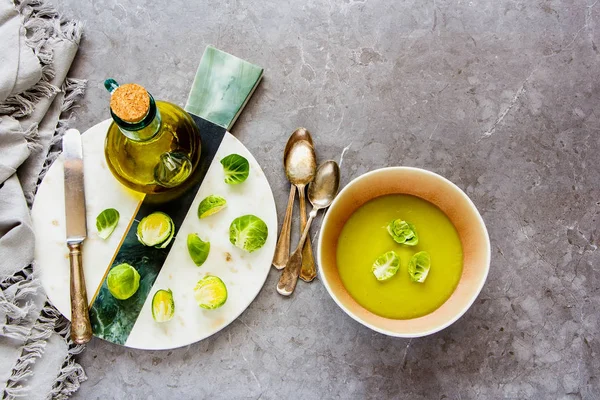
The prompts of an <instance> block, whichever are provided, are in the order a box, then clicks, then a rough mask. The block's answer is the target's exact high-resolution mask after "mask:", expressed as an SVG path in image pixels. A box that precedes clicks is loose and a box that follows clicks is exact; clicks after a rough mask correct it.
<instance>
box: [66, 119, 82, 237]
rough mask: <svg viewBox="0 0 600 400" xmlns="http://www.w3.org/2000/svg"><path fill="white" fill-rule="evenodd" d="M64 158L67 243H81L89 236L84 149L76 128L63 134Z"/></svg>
mask: <svg viewBox="0 0 600 400" xmlns="http://www.w3.org/2000/svg"><path fill="white" fill-rule="evenodd" d="M63 160H64V169H65V214H66V220H67V243H81V242H83V240H84V239H85V238H86V236H87V229H86V219H85V192H84V189H83V150H82V147H81V135H80V134H79V131H77V130H76V129H69V130H68V131H67V132H65V135H64V136H63Z"/></svg>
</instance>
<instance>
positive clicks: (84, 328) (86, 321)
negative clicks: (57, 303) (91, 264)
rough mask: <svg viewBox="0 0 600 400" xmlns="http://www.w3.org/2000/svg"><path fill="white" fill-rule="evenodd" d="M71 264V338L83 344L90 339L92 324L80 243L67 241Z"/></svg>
mask: <svg viewBox="0 0 600 400" xmlns="http://www.w3.org/2000/svg"><path fill="white" fill-rule="evenodd" d="M67 246H68V247H69V262H70V264H71V339H72V340H73V342H74V343H76V344H84V343H87V342H89V341H90V340H91V339H92V324H91V323H90V313H89V310H88V304H87V292H86V290H85V278H84V277H83V263H82V262H81V243H69V244H67Z"/></svg>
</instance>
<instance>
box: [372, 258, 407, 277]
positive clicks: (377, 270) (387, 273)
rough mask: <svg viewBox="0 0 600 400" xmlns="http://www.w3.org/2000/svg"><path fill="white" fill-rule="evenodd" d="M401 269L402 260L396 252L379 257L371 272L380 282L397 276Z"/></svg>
mask: <svg viewBox="0 0 600 400" xmlns="http://www.w3.org/2000/svg"><path fill="white" fill-rule="evenodd" d="M399 268H400V258H399V257H398V254H396V252H395V251H388V252H387V253H385V254H382V255H380V256H379V257H377V260H375V262H374V263H373V267H372V268H371V270H372V271H373V275H375V278H377V280H378V281H387V280H388V279H390V278H391V277H392V276H394V275H396V272H398V269H399Z"/></svg>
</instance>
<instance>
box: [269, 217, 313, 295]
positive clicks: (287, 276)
mask: <svg viewBox="0 0 600 400" xmlns="http://www.w3.org/2000/svg"><path fill="white" fill-rule="evenodd" d="M317 211H318V209H317V208H313V209H312V211H311V212H310V215H309V217H308V221H307V222H306V227H305V228H304V232H302V237H301V238H300V243H298V247H297V248H296V250H295V251H294V253H293V254H292V255H291V256H290V259H289V261H288V263H287V264H286V266H285V269H284V270H283V272H282V273H281V277H280V278H279V282H278V283H277V292H278V293H279V294H280V295H282V296H289V295H290V294H292V292H293V291H294V289H295V288H296V283H297V282H298V275H299V274H300V268H302V246H304V243H305V241H306V238H307V237H308V232H309V231H310V224H311V223H312V221H313V219H314V218H315V216H316V215H317Z"/></svg>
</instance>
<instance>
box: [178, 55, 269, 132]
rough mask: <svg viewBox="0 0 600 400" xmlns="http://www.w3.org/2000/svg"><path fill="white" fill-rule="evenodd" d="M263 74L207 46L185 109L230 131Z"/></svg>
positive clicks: (239, 60)
mask: <svg viewBox="0 0 600 400" xmlns="http://www.w3.org/2000/svg"><path fill="white" fill-rule="evenodd" d="M262 74H263V69H262V68H260V67H258V66H256V65H253V64H250V63H249V62H247V61H244V60H242V59H239V58H237V57H235V56H232V55H231V54H228V53H225V52H224V51H221V50H217V49H215V48H214V47H212V46H208V47H207V48H206V50H205V51H204V55H203V56H202V60H201V61H200V65H199V66H198V71H197V72H196V77H195V79H194V83H193V85H192V89H191V90H190V96H189V98H188V101H187V104H186V106H185V110H186V111H187V112H189V113H191V114H194V115H197V116H199V117H201V118H204V119H205V120H207V121H211V122H212V123H214V124H217V125H219V126H222V127H223V128H225V129H227V130H230V128H231V127H232V126H233V124H234V123H235V120H236V119H237V117H238V115H239V114H240V113H241V111H242V109H243V108H244V106H245V105H246V103H247V102H248V100H249V99H250V97H251V96H252V93H253V92H254V89H255V88H256V86H257V85H258V83H259V82H260V79H261V78H262Z"/></svg>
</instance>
